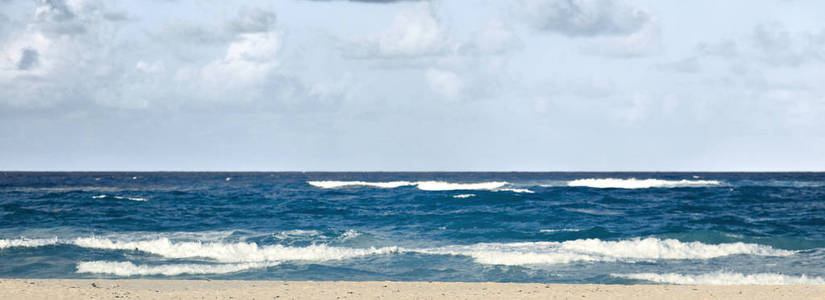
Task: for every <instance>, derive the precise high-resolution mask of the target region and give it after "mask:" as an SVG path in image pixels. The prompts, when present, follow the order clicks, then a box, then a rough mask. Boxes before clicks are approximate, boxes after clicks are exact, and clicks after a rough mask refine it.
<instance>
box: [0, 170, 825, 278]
mask: <svg viewBox="0 0 825 300" xmlns="http://www.w3.org/2000/svg"><path fill="white" fill-rule="evenodd" d="M0 277H5V278H155V279H157V278H175V279H240V280H247V279H255V280H356V281H360V280H381V281H383V280H393V281H496V282H547V283H606V284H638V283H671V284H825V173H574V172H561V173H518V172H516V173H487V172H478V173H441V172H438V173H392V172H367V173H357V172H348V173H311V172H307V173H302V172H273V173H266V172H253V173H243V172H223V173H221V172H205V173H200V172H181V173H176V172H0Z"/></svg>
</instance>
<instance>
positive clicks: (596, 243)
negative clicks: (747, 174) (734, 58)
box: [0, 231, 796, 270]
mask: <svg viewBox="0 0 825 300" xmlns="http://www.w3.org/2000/svg"><path fill="white" fill-rule="evenodd" d="M357 235H358V234H357V232H355V231H352V232H351V233H350V232H347V233H346V234H345V236H346V237H345V238H352V237H355V236H357ZM53 244H69V245H75V246H78V247H84V248H93V249H110V250H137V251H142V252H146V253H151V254H155V255H159V256H162V257H165V258H175V259H197V258H202V259H208V260H210V261H215V262H221V263H258V262H282V261H302V260H303V261H326V260H341V259H349V258H356V257H364V256H370V255H387V254H397V253H419V254H429V255H460V256H468V257H471V258H473V260H474V261H476V262H477V263H481V264H491V265H533V264H564V263H570V262H576V261H583V262H587V261H594V262H595V261H605V262H612V261H638V260H650V261H652V260H669V259H694V260H702V259H712V258H717V257H723V256H729V255H754V256H790V255H793V254H795V253H796V252H795V251H790V250H782V249H775V248H773V247H771V246H768V245H760V244H748V243H742V242H737V243H725V244H705V243H701V242H681V241H678V240H674V239H658V238H652V237H651V238H644V239H640V238H635V239H628V240H619V241H602V240H600V239H580V240H571V241H565V242H521V243H479V244H472V245H449V246H444V247H435V248H400V247H380V248H375V247H372V248H349V247H336V246H329V245H326V244H316V245H310V246H305V247H292V246H283V245H263V246H262V245H258V244H256V243H246V242H237V243H224V242H200V241H172V240H170V239H168V238H165V237H164V238H155V239H151V240H139V241H128V240H112V239H106V238H98V237H80V238H75V239H71V240H64V241H60V240H57V239H47V240H31V239H20V240H0V247H15V246H16V247H39V246H45V245H53ZM136 267H140V266H136ZM144 269H145V268H144ZM153 270H154V269H153Z"/></svg>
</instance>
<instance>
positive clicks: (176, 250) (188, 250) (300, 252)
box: [72, 237, 398, 262]
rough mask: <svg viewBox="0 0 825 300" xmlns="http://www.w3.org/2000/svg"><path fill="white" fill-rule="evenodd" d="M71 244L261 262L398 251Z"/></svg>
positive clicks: (148, 242) (108, 242) (81, 241)
mask: <svg viewBox="0 0 825 300" xmlns="http://www.w3.org/2000/svg"><path fill="white" fill-rule="evenodd" d="M72 243H73V244H75V245H77V246H80V247H86V248H96V249H114V250H139V251H143V252H148V253H152V254H156V255H160V256H163V257H167V258H198V257H200V258H210V259H214V260H216V261H220V262H264V261H284V260H312V261H323V260H337V259H347V258H353V257H360V256H367V255H378V254H388V253H393V252H397V251H398V248H397V247H383V248H346V247H331V246H327V245H311V246H306V247H287V246H282V245H268V246H258V245H257V244H255V243H202V242H173V241H170V240H169V239H167V238H160V239H154V240H146V241H118V240H109V239H102V238H96V237H88V238H77V239H75V240H74V241H73V242H72Z"/></svg>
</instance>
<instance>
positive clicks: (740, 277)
mask: <svg viewBox="0 0 825 300" xmlns="http://www.w3.org/2000/svg"><path fill="white" fill-rule="evenodd" d="M610 276H613V277H618V278H627V279H636V280H645V281H650V282H656V283H669V284H691V285H693V284H696V285H734V284H736V285H739V284H749V285H750V284H755V285H788V284H794V285H796V284H800V285H822V284H825V279H823V278H822V277H808V276H806V275H801V276H792V275H784V274H778V273H756V274H742V273H731V272H714V273H704V274H696V275H691V274H677V273H664V274H657V273H634V274H611V275H610Z"/></svg>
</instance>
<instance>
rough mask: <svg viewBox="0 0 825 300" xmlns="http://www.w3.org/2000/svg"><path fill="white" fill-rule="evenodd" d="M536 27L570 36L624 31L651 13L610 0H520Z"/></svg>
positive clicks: (633, 29)
mask: <svg viewBox="0 0 825 300" xmlns="http://www.w3.org/2000/svg"><path fill="white" fill-rule="evenodd" d="M521 4H522V5H523V9H524V10H525V11H526V14H527V15H528V18H529V21H530V23H531V24H532V25H533V27H535V28H536V29H539V30H543V31H549V32H556V33H559V34H562V35H566V36H569V37H593V36H610V35H626V34H631V33H634V32H636V31H638V30H640V29H641V28H642V27H643V26H644V25H645V24H646V23H647V22H649V21H650V15H649V14H648V13H647V12H646V11H644V10H640V9H637V8H633V7H628V6H625V5H623V4H622V3H620V2H615V1H613V0H522V1H521Z"/></svg>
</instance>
